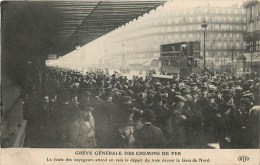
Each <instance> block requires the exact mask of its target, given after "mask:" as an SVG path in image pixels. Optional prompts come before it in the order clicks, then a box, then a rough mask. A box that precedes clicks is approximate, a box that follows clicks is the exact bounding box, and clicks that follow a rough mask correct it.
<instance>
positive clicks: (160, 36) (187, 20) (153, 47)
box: [103, 5, 246, 68]
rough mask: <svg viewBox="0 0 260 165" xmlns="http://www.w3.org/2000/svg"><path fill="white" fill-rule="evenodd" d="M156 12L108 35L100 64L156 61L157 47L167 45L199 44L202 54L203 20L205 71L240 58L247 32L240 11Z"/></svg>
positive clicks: (241, 8)
mask: <svg viewBox="0 0 260 165" xmlns="http://www.w3.org/2000/svg"><path fill="white" fill-rule="evenodd" d="M158 10H159V11H158V12H156V11H155V12H153V13H150V14H147V15H144V16H143V17H141V18H138V20H137V21H140V22H141V23H139V24H138V25H137V24H134V23H129V24H127V25H126V26H125V27H123V28H120V29H117V30H116V31H114V32H112V33H110V34H109V37H107V39H106V40H105V43H106V44H105V48H104V54H105V56H104V58H103V62H104V63H114V64H116V63H118V61H120V60H121V59H122V56H124V58H125V59H126V60H127V61H128V62H129V63H130V64H136V63H140V64H141V63H143V62H145V61H147V60H148V59H150V58H156V57H159V56H160V45H162V44H169V43H178V42H190V41H199V42H200V43H201V50H203V41H204V30H205V29H203V28H202V27H201V24H202V22H203V21H204V20H205V21H206V23H207V28H206V39H205V41H206V51H205V54H206V65H207V67H213V68H214V67H216V66H220V65H224V64H227V63H228V62H230V61H232V59H235V57H236V56H239V55H240V54H243V46H244V42H243V32H245V31H246V17H245V9H244V8H243V7H239V6H238V5H234V6H230V7H224V8H220V7H211V6H209V5H208V6H205V7H197V8H190V9H184V10H183V9H182V10H164V9H163V7H161V8H160V9H158ZM137 21H136V22H137ZM201 56H203V52H202V51H201ZM232 57H233V58H232ZM213 64H214V65H213ZM114 66H115V65H114Z"/></svg>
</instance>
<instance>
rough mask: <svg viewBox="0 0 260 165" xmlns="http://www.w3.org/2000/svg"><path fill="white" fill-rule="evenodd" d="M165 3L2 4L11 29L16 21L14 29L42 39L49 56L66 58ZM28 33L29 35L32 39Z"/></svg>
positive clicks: (123, 0)
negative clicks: (64, 56)
mask: <svg viewBox="0 0 260 165" xmlns="http://www.w3.org/2000/svg"><path fill="white" fill-rule="evenodd" d="M165 2H166V0H159V1H158V0H141V1H137V0H135V1H130V0H117V1H116V0H104V1H97V0H87V1H10V2H7V1H5V2H3V3H2V7H3V19H4V22H3V23H4V24H6V26H9V27H10V26H11V25H14V23H15V22H16V21H17V22H19V23H17V26H16V25H15V26H16V27H17V28H19V29H20V28H21V29H24V30H25V31H26V30H27V31H28V30H30V33H31V35H32V36H34V37H35V38H38V39H39V41H37V42H38V44H40V45H41V46H42V47H44V48H46V49H48V50H46V54H49V53H52V54H53V53H56V54H59V55H65V54H67V53H68V52H70V51H72V50H74V49H75V47H76V45H80V46H82V45H85V44H87V43H89V42H91V41H93V40H95V39H97V38H99V37H101V36H102V35H104V34H106V33H108V32H111V31H112V30H115V29H116V28H118V27H120V26H122V25H125V24H126V23H128V22H129V21H132V20H134V19H136V18H138V17H139V16H142V15H143V14H145V13H147V12H149V11H151V10H153V9H156V8H157V7H158V6H160V5H163V4H164V3H165ZM10 13H11V14H10ZM5 18H6V19H5ZM7 20H13V21H7ZM7 24H8V25H7ZM21 24H23V27H22V25H21ZM18 26H19V27H18ZM27 31H26V33H28V34H26V35H29V34H30V33H29V32H27ZM31 42H36V41H35V40H34V41H31Z"/></svg>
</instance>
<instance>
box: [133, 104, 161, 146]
mask: <svg viewBox="0 0 260 165" xmlns="http://www.w3.org/2000/svg"><path fill="white" fill-rule="evenodd" d="M154 120H155V115H154V112H153V111H152V110H150V109H146V110H144V111H143V114H142V123H143V127H142V128H141V129H139V130H136V133H135V147H136V148H163V147H164V142H165V139H164V135H163V133H162V130H161V129H160V128H158V127H156V126H154V125H153V124H152V122H153V121H154Z"/></svg>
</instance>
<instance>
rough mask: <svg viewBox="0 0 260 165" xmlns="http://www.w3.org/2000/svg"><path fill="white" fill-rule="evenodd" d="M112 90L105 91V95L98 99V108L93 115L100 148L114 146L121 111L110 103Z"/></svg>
mask: <svg viewBox="0 0 260 165" xmlns="http://www.w3.org/2000/svg"><path fill="white" fill-rule="evenodd" d="M112 97H113V94H112V88H107V89H105V94H103V95H101V96H100V97H98V99H99V107H98V112H97V113H96V114H95V119H96V139H97V145H98V147H100V148H111V147H113V146H114V143H116V142H115V141H114V139H115V136H116V132H117V130H118V123H119V121H120V119H121V117H120V115H121V110H120V108H119V107H118V105H116V104H114V103H113V102H112Z"/></svg>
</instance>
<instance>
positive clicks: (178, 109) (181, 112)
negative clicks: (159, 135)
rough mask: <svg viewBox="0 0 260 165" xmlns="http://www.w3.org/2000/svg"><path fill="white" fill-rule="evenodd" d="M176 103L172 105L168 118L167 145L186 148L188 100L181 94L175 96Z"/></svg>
mask: <svg viewBox="0 0 260 165" xmlns="http://www.w3.org/2000/svg"><path fill="white" fill-rule="evenodd" d="M175 100H176V103H175V105H174V106H172V107H171V109H170V111H169V115H168V117H167V118H166V123H167V125H166V133H165V134H166V135H167V137H168V138H167V142H166V143H167V144H166V146H167V147H170V148H185V146H186V143H187V116H186V114H185V108H184V107H185V103H186V102H187V100H186V99H185V98H184V97H183V96H181V95H176V96H175Z"/></svg>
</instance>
